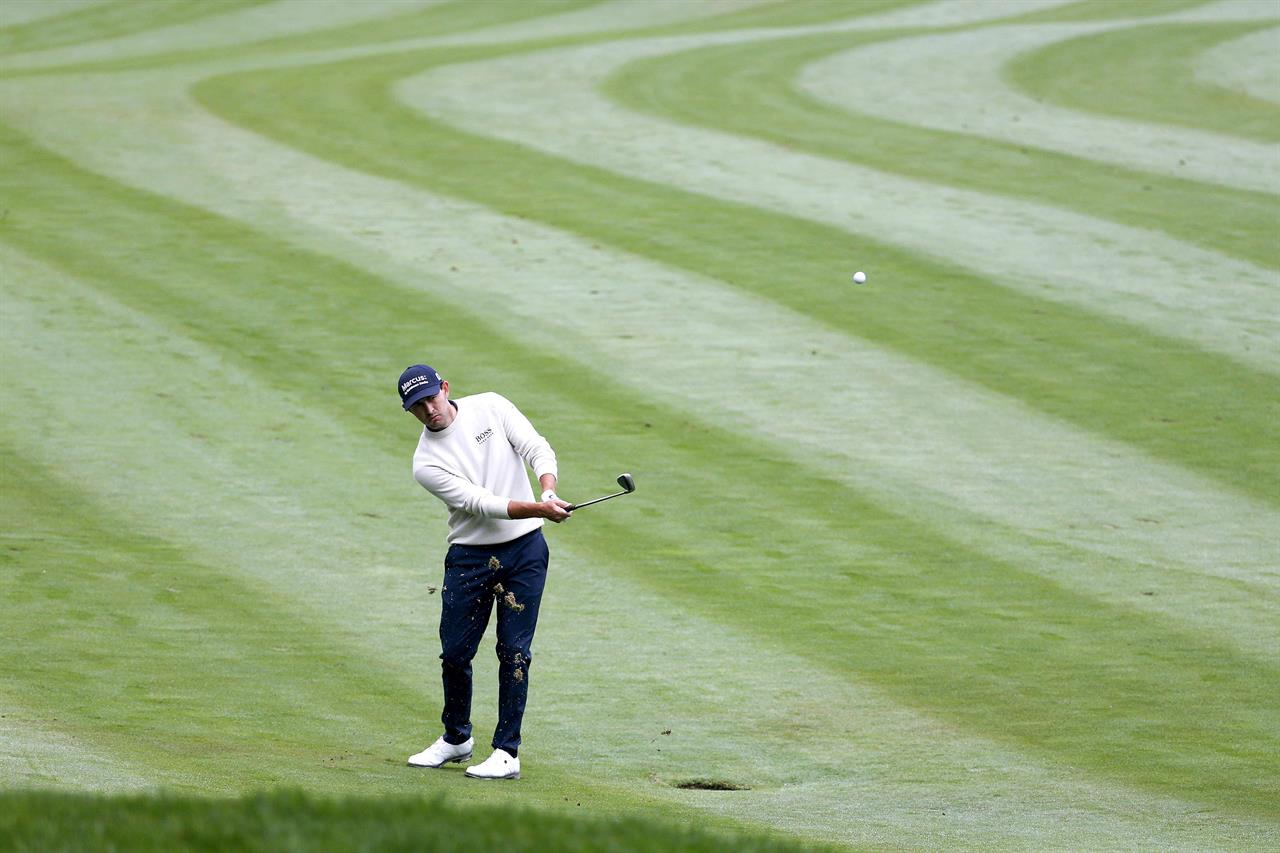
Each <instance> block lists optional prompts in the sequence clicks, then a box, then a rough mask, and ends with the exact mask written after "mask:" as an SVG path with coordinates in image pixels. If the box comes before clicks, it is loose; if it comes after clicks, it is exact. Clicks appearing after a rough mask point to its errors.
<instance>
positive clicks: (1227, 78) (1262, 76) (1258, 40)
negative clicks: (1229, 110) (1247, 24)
mask: <svg viewBox="0 0 1280 853" xmlns="http://www.w3.org/2000/svg"><path fill="white" fill-rule="evenodd" d="M1277 55H1280V27H1274V28H1272V29H1269V30H1263V31H1261V32H1256V33H1251V34H1250V35H1247V36H1242V37H1240V38H1238V39H1232V40H1231V41H1226V42H1222V43H1220V44H1218V45H1215V46H1214V47H1211V48H1209V49H1208V50H1206V51H1205V52H1204V53H1202V54H1200V55H1199V56H1197V57H1196V59H1195V80H1196V82H1197V83H1199V84H1200V85H1201V86H1206V85H1207V86H1211V87H1214V88H1217V89H1228V90H1231V91H1233V92H1236V93H1238V94H1243V95H1246V96H1248V97H1249V98H1253V99H1255V100H1262V101H1267V102H1268V103H1271V104H1276V105H1280V63H1277V62H1276V61H1275V57H1276V56H1277Z"/></svg>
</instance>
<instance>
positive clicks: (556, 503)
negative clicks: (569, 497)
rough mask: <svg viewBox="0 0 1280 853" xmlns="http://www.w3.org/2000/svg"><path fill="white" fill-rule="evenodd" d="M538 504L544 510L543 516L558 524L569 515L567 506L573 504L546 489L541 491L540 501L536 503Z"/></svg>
mask: <svg viewBox="0 0 1280 853" xmlns="http://www.w3.org/2000/svg"><path fill="white" fill-rule="evenodd" d="M538 506H539V507H542V508H543V510H544V512H543V513H542V517H543V518H545V519H548V520H550V521H554V522H555V523H556V524H559V523H560V522H562V521H566V520H568V518H569V516H570V512H569V507H571V506H573V504H571V503H569V502H568V501H562V500H560V498H558V497H556V493H555V492H553V491H551V490H550V489H547V490H546V491H545V492H543V493H542V503H540V504H538Z"/></svg>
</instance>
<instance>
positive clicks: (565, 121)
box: [395, 40, 1280, 373]
mask: <svg viewBox="0 0 1280 853" xmlns="http://www.w3.org/2000/svg"><path fill="white" fill-rule="evenodd" d="M675 44H681V43H680V42H672V41H636V40H633V41H630V42H628V43H626V44H618V43H610V44H605V45H592V46H587V47H575V48H572V49H568V50H555V51H545V52H538V53H534V54H530V55H521V56H517V57H514V58H510V59H503V60H491V61H488V62H484V63H475V64H463V65H452V66H448V67H444V68H440V69H436V70H433V71H431V72H428V73H426V74H424V75H420V76H417V77H414V78H410V79H408V80H405V81H402V82H401V83H399V84H398V85H397V86H396V88H395V92H396V94H397V96H398V97H399V98H400V99H401V100H403V101H405V102H406V103H408V104H410V105H412V106H416V107H419V108H421V109H422V110H423V111H425V112H426V113H428V114H429V115H431V116H433V117H436V118H438V119H440V120H442V121H446V122H450V123H452V124H455V125H460V126H461V127H462V128H463V129H465V130H469V131H472V132H475V133H480V134H483V135H485V136H496V137H499V138H502V139H505V140H506V141H509V142H517V143H521V144H524V145H527V146H530V147H533V148H536V149H539V150H542V151H545V152H546V153H549V154H553V155H559V156H563V157H567V158H569V159H571V160H573V161H575V162H580V163H587V164H590V165H595V166H600V167H603V168H606V169H609V170H610V171H613V172H618V173H622V174H627V175H631V176H634V177H639V178H643V179H646V180H649V181H653V182H661V183H666V184H668V185H671V186H675V187H680V188H682V189H685V190H689V191H694V192H703V193H707V194H709V195H712V196H715V197H718V198H723V199H727V200H729V201H736V202H742V203H746V204H749V205H753V206H760V207H766V208H769V209H771V210H774V211H776V212H778V213H784V214H790V215H793V216H797V217H800V218H803V219H811V220H817V221H819V222H821V223H823V224H827V225H833V226H838V227H844V228H847V229H848V230H850V231H852V232H854V233H857V234H859V235H862V236H864V237H869V238H872V239H875V240H879V241H882V242H885V243H889V244H893V245H896V246H899V247H901V248H902V249H906V250H909V251H912V252H914V253H916V254H920V255H925V256H933V257H943V258H946V259H948V260H951V261H952V262H954V263H956V264H957V265H960V266H963V267H965V268H966V269H967V270H968V271H972V272H975V273H977V274H979V275H981V276H982V277H984V278H987V279H989V280H992V281H993V282H995V283H998V284H1000V285H1003V286H1006V287H1011V288H1013V289H1016V290H1019V291H1021V292H1024V293H1028V294H1030V295H1032V296H1035V297H1049V298H1052V299H1053V300H1055V301H1058V302H1065V303H1067V304H1070V305H1074V306H1076V307H1078V308H1082V309H1083V310H1085V311H1089V312H1094V313H1099V314H1104V315H1108V316H1112V317H1115V318H1117V319H1119V320H1121V321H1125V322H1132V323H1136V324H1138V325H1142V326H1145V327H1148V328H1150V329H1152V330H1153V331H1155V332H1158V333H1160V334H1167V335H1171V336H1175V337H1179V338H1183V339H1184V340H1187V341H1189V342H1191V343H1193V344H1194V345H1196V346H1199V347H1203V348H1205V349H1208V350H1211V351H1214V352H1218V353H1222V354H1225V355H1229V356H1232V357H1234V358H1236V359H1239V360H1241V361H1244V362H1245V363H1246V364H1249V365H1250V366H1254V367H1260V368H1261V369H1262V370H1264V371H1268V372H1271V373H1277V372H1280V291H1278V290H1277V288H1276V287H1275V283H1276V281H1277V277H1276V275H1275V274H1274V273H1273V272H1272V271H1269V270H1261V269H1258V268H1257V267H1254V266H1252V265H1248V264H1241V263H1238V262H1234V261H1233V260H1232V259H1229V258H1224V257H1223V256H1222V255H1221V254H1218V253H1211V252H1204V251H1202V250H1198V249H1195V248H1193V247H1190V246H1186V245H1184V244H1181V243H1178V242H1176V241H1174V240H1172V239H1168V238H1164V239H1160V238H1158V237H1153V235H1152V234H1151V233H1150V232H1149V231H1147V230H1145V229H1144V230H1139V229H1134V228H1124V227H1120V226H1117V225H1116V224H1115V223H1113V222H1107V221H1103V220H1094V219H1089V218H1087V217H1082V216H1076V215H1071V214H1068V213H1065V212H1063V211H1060V210H1057V209H1053V208H1049V207H1047V206H1045V205H1036V204H1029V203H1026V202H1019V201H1014V200H1010V199H1005V198H1000V197H993V196H990V195H982V194H978V193H975V192H972V191H967V190H954V189H950V188H945V187H938V186H937V185H935V184H926V183H922V182H919V181H912V180H907V179H903V178H899V177H896V176H892V175H886V174H884V173H883V172H879V171H873V170H870V169H865V168H860V167H855V166H851V165H848V164H846V163H842V162H835V163H833V162H830V161H827V160H820V159H817V158H814V157H812V156H808V155H803V154H796V153H794V152H793V151H790V150H788V149H786V148H780V147H777V146H772V145H766V144H761V143H758V142H755V141H752V140H743V139H741V138H739V137H735V136H728V135H725V134H722V133H713V132H707V131H699V130H695V129H691V128H687V127H684V126H680V125H672V124H670V123H665V122H661V121H655V120H653V119H652V118H648V117H645V116H640V115H636V114H633V113H630V112H624V111H620V110H618V109H617V108H616V107H615V106H614V105H613V104H611V103H609V102H607V101H605V100H604V99H603V98H601V97H600V96H599V95H598V94H597V93H596V92H595V91H594V89H593V88H592V83H593V82H595V81H597V80H598V79H599V78H601V77H604V76H605V75H607V74H608V73H609V71H610V70H611V69H612V68H613V67H614V66H616V65H618V64H619V63H623V62H626V61H628V60H629V59H631V58H633V57H634V56H636V55H637V54H650V53H653V52H666V51H668V50H670V49H672V46H673V45H675ZM674 83H675V84H676V85H679V83H680V81H679V80H678V79H677V80H675V81H674ZM725 94H726V97H727V98H731V97H732V93H731V92H729V91H726V92H725ZM718 108H720V109H724V110H726V111H734V110H735V108H736V105H734V104H733V103H732V101H730V100H726V101H725V102H724V104H723V105H720V106H719V107H718ZM933 156H935V157H945V156H946V155H945V153H944V152H936V153H935V154H934V155H933ZM993 245H998V246H1000V247H1001V248H1000V251H999V252H992V251H991V247H992V246H993ZM849 263H850V264H852V263H855V260H854V259H853V258H851V259H850V261H849ZM857 263H858V265H869V266H872V267H874V266H875V263H874V261H873V260H872V257H871V256H867V257H863V258H862V259H861V260H858V261H857ZM880 271H881V272H885V271H884V270H880ZM871 272H872V275H873V276H874V275H875V274H876V270H875V269H872V270H871ZM846 274H847V273H846ZM841 277H843V276H841ZM1209 279H1211V280H1212V283H1210V282H1209Z"/></svg>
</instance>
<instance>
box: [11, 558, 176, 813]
mask: <svg viewBox="0 0 1280 853" xmlns="http://www.w3.org/2000/svg"><path fill="white" fill-rule="evenodd" d="M6 538H7V537H6ZM0 612H2V611H0ZM7 615H8V616H9V622H8V623H9V624H10V625H18V624H21V619H20V618H14V617H13V615H12V614H7ZM49 652H50V649H48V648H47V647H41V648H39V649H38V650H37V652H36V654H38V655H47V654H48V653H49ZM5 681H8V679H5ZM0 708H2V709H3V711H0V796H3V792H4V791H5V790H12V789H15V788H65V789H70V790H75V791H82V792H83V791H104V792H121V791H148V790H152V789H154V788H156V787H158V785H159V783H160V781H161V778H162V777H161V776H160V775H159V774H156V773H153V772H151V771H149V770H140V769H139V768H138V767H137V766H134V765H130V764H128V763H126V762H123V761H120V760H119V759H117V758H115V757H113V756H107V755H105V754H103V753H101V752H100V751H99V750H97V749H96V748H95V746H94V745H93V744H92V743H91V742H86V741H84V740H80V739H77V738H73V737H69V736H68V735H66V734H64V733H62V732H60V731H57V730H56V729H54V728H50V725H49V724H48V723H47V722H45V721H43V720H41V719H40V717H41V716H42V715H40V714H33V713H31V712H30V711H28V710H27V709H25V708H20V707H19V706H18V704H17V703H16V702H15V701H14V700H13V699H12V698H11V695H4V694H0Z"/></svg>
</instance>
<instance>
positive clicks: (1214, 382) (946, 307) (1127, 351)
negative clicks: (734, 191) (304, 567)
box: [195, 51, 1280, 503]
mask: <svg viewBox="0 0 1280 853" xmlns="http://www.w3.org/2000/svg"><path fill="white" fill-rule="evenodd" d="M479 55H483V52H482V51H470V52H448V53H443V54H441V53H433V54H409V55H401V56H393V57H388V58H384V59H380V60H375V61H369V60H365V61H361V62H353V63H339V64H334V65H326V66H309V67H307V68H305V69H290V70H285V71H279V72H255V73H252V74H245V75H237V76H230V77H225V78H220V79H217V80H213V81H208V82H206V83H204V84H201V85H199V86H198V87H197V88H196V90H195V95H196V97H197V98H199V99H200V100H201V101H202V102H203V103H205V104H206V105H207V106H209V107H210V108H211V109H213V110H214V111H215V112H217V113H218V114H219V115H222V116H224V117H226V118H227V119H228V120H230V121H233V122H235V123H238V124H241V125H243V126H246V127H248V128H250V129H253V130H255V131H257V132H260V133H264V134H267V135H269V136H271V137H274V138H276V139H279V140H281V141H282V142H285V143H286V144H289V145H293V146H296V147H298V148H300V149H302V150H305V151H308V152H311V153H314V154H316V155H318V156H321V157H324V158H327V159H330V160H333V161H335V162H338V163H341V164H343V165H345V166H348V167H350V168H353V169H357V170H361V171H365V172H369V173H372V174H376V175H381V176H385V177H390V178H393V179H396V180H401V181H405V182H407V183H409V184H413V185H417V186H422V187H426V188H428V189H431V190H433V191H437V192H442V193H447V194H451V195H456V196H459V197H462V198H465V199H468V200H471V201H475V202H479V203H481V204H485V205H488V206H490V207H492V208H493V209H495V210H498V211H501V212H503V213H505V214H509V215H513V216H520V217H526V218H529V219H534V220H538V221H541V222H545V223H547V224H550V225H554V226H556V227H558V228H562V229H565V230H568V231H572V232H574V233H578V234H582V235H585V236H588V237H590V238H591V239H593V240H599V241H601V242H605V243H609V244H611V245H613V246H616V247H618V248H620V249H623V250H626V251H629V252H633V253H635V254H637V255H641V256H644V257H650V258H654V259H657V260H659V261H662V262H663V263H667V264H671V265H673V266H677V267H681V268H684V269H687V270H690V271H693V272H696V273H699V274H702V275H707V276H710V277H712V278H717V279H720V280H722V281H725V282H729V283H731V284H733V285H735V286H737V287H740V288H742V289H744V290H749V291H752V292H754V293H757V294H760V295H761V296H764V297H766V298H768V299H771V300H774V301H776V302H778V303H779V304H781V305H785V306H786V307H788V308H790V309H792V310H794V311H796V312H798V313H800V314H803V315H806V316H809V317H812V318H814V319H816V320H819V321H820V322H823V323H826V324H828V325H830V326H832V327H834V328H836V329H839V330H840V331H843V332H847V333H849V334H852V335H857V336H859V337H862V338H865V339H868V340H871V341H874V342H875V343H877V344H880V345H883V346H887V347H889V348H892V349H895V350H898V351H900V352H903V353H906V354H908V355H910V356H912V357H914V358H917V359H919V360H921V361H923V362H926V363H928V364H931V365H934V366H936V367H939V368H941V369H944V370H946V371H949V372H951V373H952V374H954V375H957V376H960V377H962V378H964V379H967V380H970V381H973V382H976V383H978V384H980V385H983V386H986V387H988V388H990V389H992V390H995V391H998V392H1000V393H1002V394H1006V395H1008V396H1010V397H1014V398H1017V399H1020V400H1023V401H1026V402H1027V403H1028V404H1030V405H1031V406H1033V407H1035V408H1038V409H1039V410H1041V411H1043V412H1046V413H1048V414H1051V415H1053V416H1055V417H1058V418H1061V419H1063V420H1065V421H1068V422H1070V423H1073V424H1076V425H1078V426H1082V427H1085V428H1087V429H1090V430H1093V431H1095V432H1097V433H1100V434H1103V435H1107V436H1111V437H1113V438H1117V439H1120V440H1123V441H1126V442H1129V443H1131V444H1133V445H1134V446H1136V447H1139V448H1142V449H1143V450H1145V451H1147V452H1150V453H1152V454H1153V455H1155V456H1157V457H1159V458H1162V459H1166V460H1169V461H1172V462H1175V463H1177V464H1180V465H1184V466H1186V467H1188V468H1190V469H1192V470H1195V471H1198V472H1201V473H1203V474H1206V475H1209V476H1212V477H1214V478H1216V479H1218V480H1220V481H1221V482H1223V483H1226V484H1228V485H1230V486H1231V487H1232V488H1234V489H1238V490H1240V491H1242V492H1244V493H1247V494H1251V495H1254V496H1256V497H1259V498H1261V499H1264V500H1267V501H1270V502H1273V503H1275V502H1280V426H1277V424H1280V379H1278V378H1277V377H1275V376H1269V375H1267V374H1264V373H1261V372H1256V371H1252V370H1249V369H1248V368H1246V367H1243V366H1241V365H1239V364H1237V363H1235V362H1233V361H1231V360H1230V359H1228V358H1225V357H1223V356H1218V355H1213V354H1209V353H1205V352H1201V351H1199V350H1197V349H1195V348H1194V347H1193V346H1192V345H1190V344H1188V343H1185V342H1182V341H1176V340H1171V339H1168V338H1163V337H1161V336H1159V335H1156V334H1154V333H1151V332H1148V331H1145V330H1143V329H1140V328H1137V327H1133V326H1129V325H1126V324H1123V323H1120V322H1117V321H1112V320H1107V319H1104V318H1100V317H1097V316H1095V315H1092V314H1090V313H1088V312H1086V311H1083V310H1081V309H1078V308H1073V307H1070V306H1065V305H1060V304H1056V303H1052V302H1047V301H1044V300H1040V299H1036V298H1034V297H1032V296H1029V295H1025V294H1022V293H1018V292H1016V291H1013V290H1010V289H1006V288H1002V287H999V286H996V285H993V284H992V283H991V282H989V281H986V280H984V279H982V278H979V277H977V276H975V275H973V274H971V273H968V272H964V271H961V270H957V269H954V268H950V267H948V266H946V265H944V264H941V263H938V262H935V261H932V260H930V259H927V258H923V257H920V256H918V255H914V254H911V253H908V252H905V251H903V250H901V249H898V248H895V247H892V246H887V245H880V244H876V243H873V242H872V241H870V240H866V239H864V238H861V237H857V236H853V235H850V234H848V233H847V232H845V231H841V230H839V229H836V228H832V227H825V226H822V225H819V224H817V223H813V222H809V221H804V220H800V219H796V218H793V217H789V216H784V215H781V214H776V213H771V212H767V211H763V210H759V209H756V208H752V207H748V206H746V205H737V204H731V203H728V202H723V201H717V200H714V199H710V198H708V197H705V196H700V195H695V194H692V193H688V192H682V191H680V190H677V189H672V188H669V187H663V186H658V185H655V184H651V183H646V182H644V181H639V180H633V179H629V178H625V177H621V176H618V175H615V174H612V173H609V172H606V171H604V170H601V169H594V168H590V167H583V166H577V165H573V164H571V163H568V162H566V161H564V160H561V159H558V158H554V157H549V156H546V155H543V154H539V153H537V152H533V151H530V150H528V149H526V148H522V147H520V146H516V145H510V144H507V143H503V142H498V141H494V140H490V139H485V138H482V137H478V136H474V135H470V134H466V133H462V132H459V131H456V130H453V129H450V128H448V127H447V126H444V125H442V124H440V123H437V122H433V121H429V120H426V119H424V118H422V117H421V116H419V115H418V114H416V113H414V112H413V111H411V110H409V109H408V108H406V107H404V106H402V105H400V104H398V103H396V102H395V101H394V100H392V99H391V98H390V97H389V96H388V92H387V87H388V85H389V84H390V82H391V81H392V80H395V79H398V78H400V77H403V76H405V75H407V74H409V73H411V72H412V71H414V70H419V69H421V68H422V67H424V66H426V65H429V64H431V63H433V62H445V61H449V60H450V59H461V58H463V57H465V56H473V57H474V56H479ZM855 247H856V254H857V255H859V256H863V257H876V258H877V259H878V265H879V267H880V268H882V269H884V270H886V272H888V274H889V275H891V276H892V280H893V282H894V284H893V286H892V287H886V288H879V289H873V290H868V291H866V292H865V293H862V294H860V298H859V299H857V300H856V301H855V300H851V299H849V298H848V292H847V290H846V289H845V288H844V287H842V286H840V285H839V284H837V283H838V282H841V281H842V280H843V279H844V278H845V277H846V276H847V274H848V258H849V257H850V254H851V252H853V251H854V248H855Z"/></svg>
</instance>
